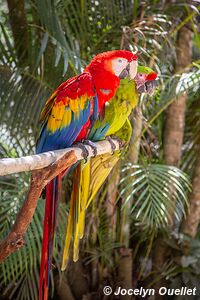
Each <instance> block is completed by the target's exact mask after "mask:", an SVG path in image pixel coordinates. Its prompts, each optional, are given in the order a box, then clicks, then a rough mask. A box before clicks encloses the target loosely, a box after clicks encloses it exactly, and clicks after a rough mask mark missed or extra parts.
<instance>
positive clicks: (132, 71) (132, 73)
mask: <svg viewBox="0 0 200 300" xmlns="http://www.w3.org/2000/svg"><path fill="white" fill-rule="evenodd" d="M137 67H138V63H137V60H133V61H132V62H131V63H130V70H129V76H130V79H131V80H132V79H134V78H135V76H136V74H137Z"/></svg>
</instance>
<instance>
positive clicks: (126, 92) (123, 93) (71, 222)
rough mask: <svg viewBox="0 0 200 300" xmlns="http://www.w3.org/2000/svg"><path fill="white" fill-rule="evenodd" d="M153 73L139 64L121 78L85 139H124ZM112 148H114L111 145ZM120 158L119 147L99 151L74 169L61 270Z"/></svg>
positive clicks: (76, 246)
mask: <svg viewBox="0 0 200 300" xmlns="http://www.w3.org/2000/svg"><path fill="white" fill-rule="evenodd" d="M156 78H157V74H156V73H155V72H153V70H152V69H151V68H148V67H145V66H139V67H138V70H137V75H136V77H135V79H134V80H132V81H130V79H129V78H126V79H123V80H121V83H120V86H119V88H118V89H117V92H116V94H115V96H114V97H113V98H112V99H111V100H110V101H109V103H107V105H106V108H105V116H104V119H103V120H101V119H98V120H96V121H95V123H94V126H93V128H92V130H91V132H90V134H89V139H91V140H92V141H99V140H102V139H104V138H105V137H107V136H112V135H114V136H115V137H117V138H118V139H120V140H121V141H122V142H123V143H128V142H129V141H130V138H131V134H132V127H131V124H130V121H129V119H128V117H129V115H130V113H131V111H132V109H133V108H134V107H135V106H136V105H137V103H138V99H139V94H138V93H141V92H147V93H151V91H152V90H153V88H154V82H155V79H156ZM113 150H114V149H113ZM119 158H120V151H116V153H115V154H114V155H111V154H103V155H100V156H96V157H94V158H90V159H88V161H87V163H84V162H83V161H82V162H80V163H79V165H77V166H76V168H75V170H74V182H73V188H72V194H71V200H70V212H69V217H68V226H67V235H66V239H65V247H64V254H63V262H62V270H65V268H66V265H67V262H68V258H69V250H70V246H71V241H72V237H73V240H74V242H73V260H74V261H77V260H78V257H79V241H80V239H81V238H82V237H83V233H84V224H85V212H86V209H87V208H88V206H89V204H90V203H91V201H92V200H93V199H94V197H95V195H96V194H97V192H98V190H99V189H100V187H101V186H102V185H103V183H104V182H105V180H106V178H107V177H108V175H109V173H110V172H111V170H112V169H113V168H114V166H115V165H116V163H117V162H118V160H119Z"/></svg>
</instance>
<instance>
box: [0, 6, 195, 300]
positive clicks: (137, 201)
mask: <svg viewBox="0 0 200 300" xmlns="http://www.w3.org/2000/svg"><path fill="white" fill-rule="evenodd" d="M11 2H12V1H10V0H7V2H6V1H4V0H1V1H0V4H1V12H0V32H1V35H0V76H1V81H0V132H1V134H0V156H1V157H17V156H21V155H27V154H31V153H34V151H35V139H36V136H37V134H38V129H39V126H38V119H39V114H40V111H41V108H42V106H43V105H44V102H45V101H46V99H47V98H48V96H49V94H50V93H51V91H52V90H53V89H54V88H55V87H56V86H57V85H58V84H59V83H61V82H62V81H64V80H65V79H66V78H69V77H70V76H73V75H74V74H76V73H78V72H80V71H81V70H82V69H83V67H84V66H85V65H86V63H87V62H88V61H89V60H90V59H91V57H92V56H93V55H94V54H95V53H98V52H101V51H106V50H111V49H116V48H126V49H130V50H134V51H135V50H137V51H138V53H139V55H140V63H141V64H147V65H149V66H151V67H152V68H154V69H155V70H156V71H157V72H158V74H159V78H158V82H157V88H156V91H155V92H154V94H153V95H152V96H146V95H142V96H141V97H140V105H139V107H140V109H141V111H142V115H143V116H142V124H143V126H142V131H141V132H140V134H139V136H137V137H136V139H135V143H136V142H137V141H139V142H140V149H139V150H138V152H139V158H138V161H137V163H135V162H133V161H130V160H129V153H128V151H127V153H126V154H125V155H124V159H123V160H122V161H121V163H120V164H119V166H118V167H117V168H116V169H115V172H113V174H112V176H111V177H110V179H109V181H107V182H106V183H105V185H104V187H103V188H102V189H101V191H100V193H99V195H98V197H97V198H96V200H95V201H94V202H93V204H92V205H91V207H90V210H89V211H88V215H87V222H86V224H87V226H86V235H85V238H84V239H83V241H82V243H81V258H80V261H79V263H77V264H74V263H72V262H71V264H70V266H69V268H68V271H67V272H65V273H63V274H61V273H60V261H61V255H62V248H63V237H64V234H63V233H64V231H65V226H66V215H67V211H68V204H69V202H68V200H69V199H68V198H69V197H68V192H66V193H64V194H63V197H62V202H61V204H60V209H59V224H58V230H57V233H56V241H55V255H54V261H53V264H54V268H53V275H52V278H51V282H52V290H51V295H50V296H52V297H54V299H82V296H83V295H86V294H87V295H90V296H91V297H90V298H87V299H102V297H103V294H102V286H104V285H106V284H109V285H111V286H113V287H116V285H117V283H118V282H119V281H120V278H121V277H123V272H124V274H125V273H126V271H127V270H126V267H125V265H124V271H123V270H122V268H121V265H122V264H123V262H122V258H123V255H122V252H123V249H124V247H125V245H126V247H128V248H129V249H132V255H131V258H130V257H128V259H130V261H131V263H132V264H133V270H131V274H133V277H132V278H131V279H130V280H131V282H134V287H137V286H145V287H148V286H151V287H152V286H153V287H156V284H157V283H159V282H161V281H162V280H163V279H164V280H167V284H172V285H173V286H177V287H179V286H182V285H187V286H196V285H197V281H198V280H199V276H200V274H199V268H198V265H199V263H200V257H199V249H200V237H199V234H198V232H197V234H196V238H195V239H192V238H190V237H187V236H185V235H184V234H183V233H181V231H180V230H179V228H180V226H181V223H182V220H183V219H184V218H185V216H186V215H187V211H188V207H189V204H190V203H189V198H188V195H189V193H190V191H191V189H192V185H191V179H192V176H193V174H194V173H195V167H196V159H197V158H198V155H199V149H200V148H199V141H200V124H199V123H200V121H199V120H200V118H199V114H200V106H199V91H200V54H199V53H200V36H199V31H200V27H199V23H198V22H199V14H200V13H199V6H198V5H199V4H198V1H159V0H158V1H157V0H147V1H136V0H134V1H130V0H117V1H115V0H110V1H106V0H105V1H104V0H80V1H76V0H75V1H66V0H57V1H56V0H52V1H49V0H28V1H23V0H19V1H13V3H14V2H16V3H18V4H16V3H15V5H18V6H17V10H16V11H15V10H12V9H11V6H12V5H11ZM23 4H24V5H23ZM18 10H19V11H18ZM17 12H19V15H17ZM20 16H21V17H20ZM23 16H24V18H23ZM17 18H19V19H20V18H21V21H22V22H23V30H22V32H20V30H19V26H18V25H17V23H15V22H13V19H16V20H18V19H17ZM22 19H23V20H22ZM185 27H187V28H189V30H191V31H192V38H191V44H192V46H191V51H192V56H191V63H190V64H189V65H187V66H185V67H184V68H182V69H178V68H177V67H176V66H177V65H178V62H179V57H177V51H176V50H177V38H178V36H179V34H180V32H181V30H182V29H183V28H185ZM14 32H18V35H16V34H15V33H14ZM184 47H186V46H184V45H183V48H184ZM19 49H23V50H20V51H19ZM188 51H189V50H188ZM184 94H187V105H186V110H185V129H184V140H183V144H182V147H181V149H182V158H181V162H180V164H179V166H169V165H166V164H165V161H164V156H163V149H164V143H165V141H164V128H165V124H166V119H167V117H168V115H167V114H166V111H167V109H168V107H169V106H170V105H171V104H172V103H174V102H176V101H177V99H178V97H179V96H181V95H184ZM135 117H137V116H136V114H135ZM177 118H178V116H177ZM133 119H134V118H133ZM133 130H134V129H133ZM118 173H119V174H120V178H121V179H120V181H119V180H116V177H119V176H118V175H119V174H118ZM65 185H66V186H67V191H68V190H70V187H71V181H70V179H69V180H68V182H67V183H65ZM111 185H114V187H115V190H116V189H117V196H116V195H114V194H115V192H114V190H113V195H112V199H113V203H114V204H113V206H112V207H111V211H112V216H111V217H110V214H109V213H108V211H109V209H110V203H109V199H110V198H109V186H111ZM28 186H29V174H15V175H12V176H5V177H2V178H0V196H1V200H0V201H1V202H0V203H1V205H0V238H1V239H2V238H3V237H5V235H6V234H7V233H8V232H9V229H10V227H11V225H12V224H13V221H14V220H15V218H16V214H17V211H18V210H19V208H20V207H21V205H22V203H23V201H24V199H25V196H26V193H27V189H28ZM116 186H117V187H116ZM66 199H67V200H66ZM130 212H131V213H130ZM43 213H44V200H43V199H40V200H39V203H38V207H37V210H36V213H35V215H34V219H33V221H32V223H31V225H30V228H29V229H28V232H27V234H26V245H25V247H23V248H22V249H21V250H19V251H18V252H16V253H14V254H13V255H11V256H10V257H9V258H8V259H7V260H6V261H5V262H4V263H2V264H1V265H0V289H1V291H2V294H3V295H4V298H5V299H31V300H36V299H37V294H38V279H39V263H40V250H41V236H42V226H43V224H42V221H43ZM172 223H173V227H170V226H171V225H170V224H172ZM125 226H128V227H126V228H128V232H129V233H128V235H127V231H126V232H125V231H124V228H125ZM125 235H126V238H125ZM125 239H128V244H127V242H126V243H124V240H125ZM160 241H162V244H163V247H164V248H166V249H169V251H168V253H170V255H167V259H166V261H165V264H164V265H163V268H162V270H160V269H158V268H156V267H157V266H156V264H157V261H156V258H155V255H154V254H155V250H156V248H157V245H158V243H160ZM126 247H125V248H126ZM74 278H76V283H75V280H74ZM85 278H90V279H91V280H86V279H85ZM58 282H59V284H58ZM77 287H78V288H77ZM69 290H70V292H69ZM63 293H64V294H63ZM69 293H71V294H70V295H71V297H73V298H69ZM64 297H65V298H64ZM88 297H89V296H88ZM4 298H2V299H4ZM84 299H86V298H84Z"/></svg>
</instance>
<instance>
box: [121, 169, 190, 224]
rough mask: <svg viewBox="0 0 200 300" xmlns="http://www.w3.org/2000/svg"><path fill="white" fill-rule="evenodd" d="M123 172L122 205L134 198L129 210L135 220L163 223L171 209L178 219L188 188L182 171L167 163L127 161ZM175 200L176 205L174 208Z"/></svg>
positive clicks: (166, 220)
mask: <svg viewBox="0 0 200 300" xmlns="http://www.w3.org/2000/svg"><path fill="white" fill-rule="evenodd" d="M122 174H123V178H122V179H121V181H120V189H121V191H120V197H122V198H123V199H124V205H126V203H127V202H128V201H130V199H132V198H133V206H132V213H133V215H134V218H135V220H137V221H138V223H141V224H143V225H145V226H148V227H151V228H152V227H157V228H158V227H162V226H166V225H167V224H168V221H169V219H170V211H171V209H173V211H174V215H175V217H176V219H177V220H178V221H180V220H181V217H182V214H184V213H185V205H187V203H188V200H187V193H188V192H189V191H190V182H189V179H188V178H187V175H186V174H185V173H183V172H182V171H181V170H179V169H178V168H175V167H171V166H166V165H159V164H150V165H147V166H141V165H132V164H127V165H126V166H125V167H124V168H123V170H122ZM169 195H170V197H169ZM174 201H176V202H175V203H176V207H174V208H173V206H174V204H173V203H174Z"/></svg>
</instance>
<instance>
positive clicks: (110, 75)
mask: <svg viewBox="0 0 200 300" xmlns="http://www.w3.org/2000/svg"><path fill="white" fill-rule="evenodd" d="M137 58H138V57H137V55H136V54H134V53H132V52H130V51H126V50H113V51H108V52H103V53H100V54H98V55H96V56H95V57H94V58H93V60H92V61H91V63H90V64H89V65H88V66H87V67H86V69H85V71H86V72H87V71H88V72H89V73H90V74H91V75H92V77H93V80H94V85H95V87H96V91H97V94H98V97H99V107H101V106H102V105H103V104H105V102H106V101H108V100H109V99H111V98H112V97H113V96H114V94H115V92H116V89H117V88H118V87H119V84H120V79H123V78H125V77H127V76H128V75H129V76H130V79H134V78H135V76H136V74H137Z"/></svg>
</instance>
